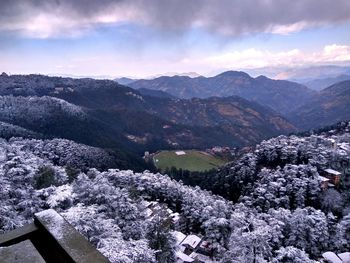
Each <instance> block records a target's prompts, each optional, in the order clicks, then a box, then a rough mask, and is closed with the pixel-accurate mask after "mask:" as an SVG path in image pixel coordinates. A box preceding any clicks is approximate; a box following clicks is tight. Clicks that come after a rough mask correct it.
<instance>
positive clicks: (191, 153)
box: [152, 150, 225, 173]
mask: <svg viewBox="0 0 350 263" xmlns="http://www.w3.org/2000/svg"><path fill="white" fill-rule="evenodd" d="M152 159H153V162H154V164H155V166H156V167H157V169H159V170H160V171H162V172H164V173H167V172H166V171H169V170H170V169H171V168H172V167H173V168H175V169H177V170H180V169H181V170H186V171H190V172H204V171H209V170H211V169H217V168H218V167H219V166H222V165H224V164H225V161H224V160H222V159H220V158H218V157H215V156H213V155H210V154H209V153H206V152H201V151H195V150H188V151H187V150H186V151H161V152H159V153H156V154H154V155H153V157H152Z"/></svg>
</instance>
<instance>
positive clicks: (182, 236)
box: [171, 231, 186, 245]
mask: <svg viewBox="0 0 350 263" xmlns="http://www.w3.org/2000/svg"><path fill="white" fill-rule="evenodd" d="M171 234H172V235H173V237H175V239H176V245H180V244H181V242H182V241H183V240H184V239H185V238H186V235H185V234H184V233H182V232H180V231H172V232H171Z"/></svg>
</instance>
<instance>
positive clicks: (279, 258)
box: [0, 123, 350, 263]
mask: <svg viewBox="0 0 350 263" xmlns="http://www.w3.org/2000/svg"><path fill="white" fill-rule="evenodd" d="M349 130H350V124H349V123H341V124H339V125H338V126H335V127H333V128H332V129H328V130H326V131H323V132H322V133H320V134H315V135H311V136H307V137H301V136H290V137H286V136H280V137H277V138H273V139H270V140H267V141H264V142H262V143H261V144H259V145H257V147H256V149H255V151H253V152H251V153H247V154H245V155H243V156H242V157H241V158H239V159H238V160H237V161H234V162H232V163H230V164H228V165H227V166H226V167H224V168H222V169H221V170H220V171H219V172H217V173H216V174H215V175H213V174H212V175H211V176H213V179H211V181H210V179H209V177H202V178H201V181H202V183H198V182H196V183H195V184H197V183H198V184H199V185H201V187H202V188H204V189H205V188H206V189H209V190H212V191H213V192H216V193H218V194H220V195H222V197H220V196H218V195H213V194H212V193H210V192H207V191H204V190H201V189H200V188H199V187H191V186H185V185H183V183H181V182H177V181H175V180H172V179H170V178H169V177H168V176H167V175H161V174H152V173H150V172H147V171H145V172H143V173H134V172H132V171H120V170H108V171H105V172H101V171H98V170H97V169H89V167H91V166H93V165H95V164H96V163H95V161H96V160H98V163H99V164H101V163H104V161H102V160H105V163H106V165H107V166H109V165H110V162H111V161H112V159H111V157H110V156H109V155H108V154H106V153H105V152H104V151H103V150H98V149H95V148H89V147H87V146H83V145H78V144H75V143H72V142H69V141H65V140H53V141H41V140H23V139H11V140H9V141H6V140H1V142H0V147H1V151H0V152H1V153H2V154H1V156H0V181H1V185H2V191H1V195H0V198H1V206H0V209H1V215H2V216H1V221H0V228H1V231H8V230H10V229H13V228H16V227H18V226H20V225H23V224H25V223H26V222H28V221H30V220H31V218H32V215H33V213H35V212H37V211H40V210H43V209H47V208H49V207H51V208H54V209H56V210H58V211H59V212H60V213H62V215H63V216H64V217H65V218H66V219H67V220H68V221H69V222H71V223H72V224H73V225H74V226H75V227H76V228H77V229H78V230H79V231H80V232H81V233H82V234H83V235H85V236H86V237H87V238H88V239H89V240H90V241H91V242H92V243H93V244H94V245H95V246H96V247H97V248H98V249H99V250H100V251H101V252H102V253H103V254H105V255H106V256H107V257H108V258H109V259H110V260H111V261H112V262H135V260H136V262H156V261H157V262H173V260H174V257H175V254H174V253H175V251H177V249H178V248H177V247H176V241H175V240H174V237H173V235H172V233H173V232H172V231H174V230H176V231H181V232H183V233H185V234H195V235H198V236H200V237H201V238H202V239H203V240H205V241H206V242H208V244H210V247H209V250H210V253H209V254H208V257H209V258H211V260H213V259H215V260H217V261H219V262H237V263H238V262H247V263H248V262H276V263H277V262H315V261H314V260H317V259H318V258H319V257H320V256H321V254H322V253H323V252H325V251H329V250H331V251H335V252H344V251H346V250H348V249H350V247H349V244H350V236H349V234H348V233H349V231H350V214H349V211H350V197H349V191H348V187H349V180H348V179H347V178H348V176H349V168H350V165H349V156H350V155H349V151H350V147H349V143H350V135H349ZM72 154H73V156H72ZM74 160H75V161H74ZM83 160H84V161H83ZM326 168H333V169H336V170H337V171H339V172H341V174H342V175H341V178H340V183H339V184H336V185H335V186H331V184H330V183H329V185H328V186H327V187H326V188H325V185H324V179H322V178H324V177H320V175H323V172H324V169H326ZM99 169H103V168H99ZM190 177H191V175H189V178H190ZM185 183H187V184H190V183H191V182H189V181H187V182H186V181H185ZM211 183H213V185H211ZM224 197H225V198H224ZM146 201H147V202H151V201H156V203H158V205H160V207H161V208H160V209H159V210H157V212H156V213H155V214H154V215H153V216H151V217H150V216H149V215H148V213H147V208H146V204H147V202H146ZM168 209H170V210H171V211H172V213H173V212H176V213H179V220H178V221H176V222H174V221H172V220H170V217H169V210H168ZM167 220H168V221H167ZM169 220H170V221H169ZM165 222H168V223H165ZM155 233H157V234H155ZM158 249H160V251H161V252H157V250H158Z"/></svg>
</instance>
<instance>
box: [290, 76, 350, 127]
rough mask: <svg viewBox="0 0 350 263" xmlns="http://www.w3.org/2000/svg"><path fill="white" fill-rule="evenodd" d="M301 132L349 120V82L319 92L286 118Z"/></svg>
mask: <svg viewBox="0 0 350 263" xmlns="http://www.w3.org/2000/svg"><path fill="white" fill-rule="evenodd" d="M287 117H288V119H289V120H291V121H292V122H293V123H294V124H295V125H296V126H297V127H299V128H300V129H303V130H307V129H314V128H320V127H322V126H327V125H331V124H334V123H336V122H340V121H345V120H349V119H350V80H347V81H343V82H339V83H336V84H334V85H332V86H330V87H328V88H326V89H323V90H322V91H320V93H319V94H318V95H317V96H315V98H313V99H312V100H310V101H309V102H308V103H306V104H304V105H303V106H301V107H299V108H298V109H296V110H295V111H293V112H291V113H290V115H288V116H287Z"/></svg>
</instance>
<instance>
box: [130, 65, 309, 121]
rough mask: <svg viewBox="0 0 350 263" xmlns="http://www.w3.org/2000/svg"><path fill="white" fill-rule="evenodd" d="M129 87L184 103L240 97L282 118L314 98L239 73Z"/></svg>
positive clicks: (289, 85)
mask: <svg viewBox="0 0 350 263" xmlns="http://www.w3.org/2000/svg"><path fill="white" fill-rule="evenodd" d="M129 86H130V87H132V88H135V89H141V88H146V89H154V90H161V91H165V92H167V93H170V94H171V95H173V96H176V97H179V98H185V99H188V98H194V97H196V98H208V97H212V96H218V97H228V96H239V97H242V98H245V99H247V100H251V101H255V102H257V103H259V104H261V105H265V106H268V107H270V108H272V109H274V110H276V111H277V112H280V113H283V114H285V113H287V112H290V111H292V110H293V109H295V108H297V107H298V106H301V105H302V104H303V103H304V102H306V101H308V100H309V99H311V98H312V97H313V96H314V94H315V92H314V91H312V90H310V89H308V88H307V87H305V86H303V85H301V84H298V83H294V82H290V81H285V80H273V79H269V78H267V77H264V76H259V77H257V78H252V77H250V76H249V75H248V74H247V73H245V72H240V71H227V72H223V73H221V74H219V75H216V76H214V77H210V78H206V77H196V78H190V77H182V76H173V77H159V78H156V79H152V80H138V81H135V82H133V83H130V84H129Z"/></svg>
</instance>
